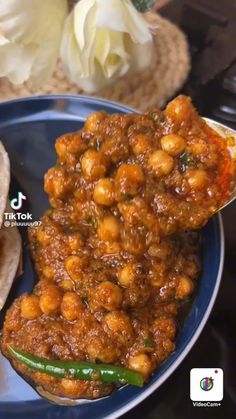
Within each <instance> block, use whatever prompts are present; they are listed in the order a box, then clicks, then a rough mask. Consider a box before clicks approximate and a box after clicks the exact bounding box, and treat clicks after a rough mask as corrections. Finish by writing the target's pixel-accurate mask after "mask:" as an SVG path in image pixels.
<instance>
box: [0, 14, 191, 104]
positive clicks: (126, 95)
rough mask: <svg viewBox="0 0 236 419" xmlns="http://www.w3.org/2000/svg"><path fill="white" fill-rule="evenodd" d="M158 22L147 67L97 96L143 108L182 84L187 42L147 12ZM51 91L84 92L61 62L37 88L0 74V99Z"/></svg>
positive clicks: (161, 100) (187, 62) (172, 27)
mask: <svg viewBox="0 0 236 419" xmlns="http://www.w3.org/2000/svg"><path fill="white" fill-rule="evenodd" d="M149 19H150V20H151V21H152V22H153V23H154V24H155V25H157V31H156V34H155V36H154V43H155V49H154V53H153V58H152V63H151V65H150V67H149V68H147V69H145V70H144V71H141V72H137V73H135V74H127V75H125V76H123V77H122V78H120V79H119V80H117V81H116V82H115V83H113V84H112V86H108V87H106V88H103V89H102V90H100V91H99V92H97V93H96V96H99V97H103V98H106V99H110V100H114V101H116V102H121V103H124V104H126V105H129V106H131V107H133V108H135V109H138V110H141V111H144V110H146V109H148V108H150V107H152V106H156V105H157V106H160V107H161V106H163V105H164V104H165V103H166V102H167V100H168V99H169V98H170V97H172V96H173V95H174V94H175V93H176V92H177V91H178V90H179V89H180V88H181V86H182V85H183V83H184V81H185V80H186V78H187V75H188V72H189V69H190V58H189V51H188V44H187V41H186V38H185V35H184V34H183V32H182V31H181V30H180V29H179V28H178V27H177V26H176V25H174V24H173V23H171V22H169V21H168V20H167V19H164V18H162V17H161V16H159V15H157V14H154V13H149ZM50 93H67V94H71V93H80V94H81V93H82V94H83V93H84V92H83V91H82V90H80V89H79V88H78V86H76V85H75V84H74V83H72V82H70V80H69V79H68V78H67V76H66V75H65V74H64V72H63V69H62V65H61V63H60V62H58V65H57V68H56V70H55V72H54V74H53V76H52V78H51V79H50V80H49V82H48V83H46V84H45V85H44V86H42V87H41V88H40V90H37V91H34V90H33V89H32V88H31V87H30V84H29V83H24V84H23V85H20V86H16V85H13V84H12V83H10V82H9V81H8V80H7V79H6V78H0V99H2V100H3V99H10V98H15V97H19V96H29V95H35V94H37V95H38V94H50Z"/></svg>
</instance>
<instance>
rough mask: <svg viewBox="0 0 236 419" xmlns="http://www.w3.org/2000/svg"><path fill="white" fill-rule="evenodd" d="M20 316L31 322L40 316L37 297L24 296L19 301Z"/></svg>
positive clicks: (32, 295)
mask: <svg viewBox="0 0 236 419" xmlns="http://www.w3.org/2000/svg"><path fill="white" fill-rule="evenodd" d="M20 308H21V315H22V317H24V318H25V319H27V320H33V319H36V318H37V317H39V316H40V315H41V314H42V311H41V309H40V307H39V297H38V296H37V295H34V294H31V295H27V294H26V295H24V296H23V297H22V300H21V306H20Z"/></svg>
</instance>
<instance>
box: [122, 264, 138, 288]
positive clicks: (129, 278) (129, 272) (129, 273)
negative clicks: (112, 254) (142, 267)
mask: <svg viewBox="0 0 236 419" xmlns="http://www.w3.org/2000/svg"><path fill="white" fill-rule="evenodd" d="M135 267H136V266H135V264H133V263H127V264H126V265H125V266H124V267H123V268H122V269H121V270H120V272H119V274H118V281H119V283H120V284H121V285H122V286H123V287H128V286H129V285H131V284H133V282H134V280H135V277H136V272H135Z"/></svg>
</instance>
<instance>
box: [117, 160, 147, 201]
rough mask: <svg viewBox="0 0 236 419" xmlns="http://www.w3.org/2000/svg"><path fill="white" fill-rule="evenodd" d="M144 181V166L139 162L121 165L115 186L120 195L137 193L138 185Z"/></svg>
mask: <svg viewBox="0 0 236 419" xmlns="http://www.w3.org/2000/svg"><path fill="white" fill-rule="evenodd" d="M143 182H144V174H143V170H142V168H141V167H140V166H139V165H138V164H131V163H130V164H126V163H123V164H121V165H120V167H119V168H118V170H117V172H116V176H115V186H116V189H117V193H118V195H121V196H123V195H125V194H126V193H128V194H129V195H135V194H136V193H137V189H138V187H139V186H140V185H141V184H142V183H143ZM118 200H119V199H118Z"/></svg>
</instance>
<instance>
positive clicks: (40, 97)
mask: <svg viewBox="0 0 236 419" xmlns="http://www.w3.org/2000/svg"><path fill="white" fill-rule="evenodd" d="M48 99H52V100H53V99H75V100H77V99H79V100H81V101H82V102H90V103H91V102H94V101H96V102H97V103H101V104H103V103H104V104H107V105H110V104H111V105H114V106H115V107H117V108H118V107H119V108H120V109H121V110H123V111H124V110H127V111H129V113H130V112H134V113H140V111H138V110H137V109H135V108H132V107H131V106H128V105H123V103H121V102H116V101H114V100H109V99H104V98H102V97H100V96H89V95H80V94H78V95H77V94H70V93H58V94H46V95H33V96H21V97H18V98H13V99H6V100H2V101H0V106H1V105H7V104H8V103H9V104H11V103H19V102H25V101H27V102H28V101H32V100H48Z"/></svg>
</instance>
